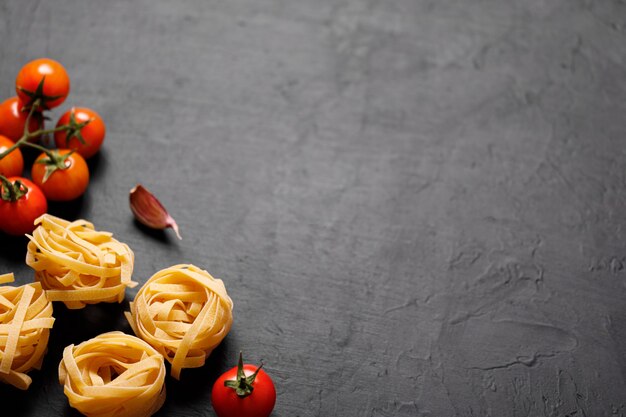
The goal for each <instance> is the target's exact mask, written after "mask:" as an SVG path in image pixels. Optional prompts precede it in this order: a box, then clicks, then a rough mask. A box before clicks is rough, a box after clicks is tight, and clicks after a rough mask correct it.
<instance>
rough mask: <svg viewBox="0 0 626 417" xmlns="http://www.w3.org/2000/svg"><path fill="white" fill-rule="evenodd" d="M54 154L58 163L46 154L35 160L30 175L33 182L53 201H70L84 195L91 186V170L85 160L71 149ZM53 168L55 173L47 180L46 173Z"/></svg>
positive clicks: (57, 151)
mask: <svg viewBox="0 0 626 417" xmlns="http://www.w3.org/2000/svg"><path fill="white" fill-rule="evenodd" d="M52 152H53V154H54V155H55V159H56V161H51V160H50V158H49V157H48V155H47V154H46V153H42V154H41V155H39V156H38V157H37V159H36V160H35V163H34V164H33V168H32V170H31V174H30V175H31V177H32V179H33V182H34V183H35V184H37V185H38V186H39V187H40V188H41V190H42V191H43V193H44V194H45V195H46V197H48V199H49V200H52V201H69V200H74V199H75V198H78V197H80V196H81V195H83V193H84V192H85V190H87V185H89V168H87V163H86V162H85V159H84V158H83V157H82V156H80V154H77V153H75V152H74V153H71V152H72V151H70V150H69V149H58V150H56V151H52ZM68 154H69V155H68ZM40 161H41V162H40ZM52 168H54V172H52V174H49V176H48V178H46V171H48V170H51V169H52Z"/></svg>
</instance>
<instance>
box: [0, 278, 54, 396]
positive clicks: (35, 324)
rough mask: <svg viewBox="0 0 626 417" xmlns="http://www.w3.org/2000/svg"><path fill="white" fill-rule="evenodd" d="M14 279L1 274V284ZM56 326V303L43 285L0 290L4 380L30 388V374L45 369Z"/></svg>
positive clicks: (1, 373) (1, 377)
mask: <svg viewBox="0 0 626 417" xmlns="http://www.w3.org/2000/svg"><path fill="white" fill-rule="evenodd" d="M13 279H14V278H13V274H5V275H0V284H6V283H8V282H13ZM53 324H54V318H53V317H52V303H51V302H50V301H48V299H47V298H46V293H45V292H44V290H43V289H42V288H41V285H40V284H39V283H33V284H27V285H22V286H21V287H13V286H2V287H0V351H1V355H0V356H1V358H2V360H1V361H0V381H2V382H4V383H7V384H11V385H13V386H15V387H17V388H19V389H22V390H25V389H28V387H29V386H30V384H31V382H32V379H31V378H30V377H29V376H28V375H26V372H28V371H30V370H32V369H40V368H41V363H42V361H43V357H44V354H45V353H46V350H47V347H48V338H49V336H50V329H51V328H52V325H53Z"/></svg>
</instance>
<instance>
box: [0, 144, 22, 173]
mask: <svg viewBox="0 0 626 417" xmlns="http://www.w3.org/2000/svg"><path fill="white" fill-rule="evenodd" d="M11 146H13V141H11V140H10V139H9V138H7V137H6V136H2V135H0V155H2V154H3V153H4V152H5V151H6V150H7V149H9V148H10V147H11ZM23 170H24V158H23V157H22V151H20V149H19V148H16V149H15V150H13V151H12V152H11V153H10V154H8V155H6V156H5V157H4V158H2V159H0V175H4V176H5V177H17V176H20V175H22V171H23Z"/></svg>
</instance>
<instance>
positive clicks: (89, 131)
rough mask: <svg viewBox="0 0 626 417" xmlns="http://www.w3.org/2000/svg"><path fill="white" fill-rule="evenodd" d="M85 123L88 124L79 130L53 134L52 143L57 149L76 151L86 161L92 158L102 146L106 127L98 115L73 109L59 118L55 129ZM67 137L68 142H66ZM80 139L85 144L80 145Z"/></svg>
mask: <svg viewBox="0 0 626 417" xmlns="http://www.w3.org/2000/svg"><path fill="white" fill-rule="evenodd" d="M72 116H73V118H72ZM87 121H89V123H87V124H86V125H85V126H83V127H82V128H81V129H72V130H70V131H69V132H67V131H65V132H63V131H62V132H56V133H55V134H54V143H56V145H57V148H66V149H76V152H78V153H79V154H81V155H82V156H83V157H85V158H86V159H88V158H91V157H92V156H94V155H95V154H96V152H98V150H99V149H100V146H102V141H104V135H105V133H106V127H105V126H104V122H103V121H102V117H100V115H99V114H98V113H96V112H95V111H93V110H91V109H88V108H85V107H73V108H72V109H71V110H69V111H67V112H66V113H65V114H63V116H61V118H60V119H59V121H58V123H57V127H59V126H61V125H68V124H69V125H70V126H72V125H76V124H78V123H84V122H87ZM68 136H69V141H68V140H67V139H68ZM80 138H82V139H83V141H84V142H85V143H81V141H80ZM68 142H69V143H68Z"/></svg>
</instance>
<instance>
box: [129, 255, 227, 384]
mask: <svg viewBox="0 0 626 417" xmlns="http://www.w3.org/2000/svg"><path fill="white" fill-rule="evenodd" d="M232 311H233V302H232V300H231V299H230V297H229V296H228V294H227V293H226V288H225V287H224V283H223V282H222V280H221V279H215V278H213V277H212V276H211V275H210V274H209V273H208V272H207V271H204V270H202V269H200V268H197V267H195V266H193V265H175V266H172V267H170V268H166V269H163V270H162V271H159V272H157V273H156V274H154V275H153V276H152V277H151V278H150V279H149V280H148V281H147V282H146V283H145V284H144V285H143V286H142V287H141V289H140V290H139V292H138V293H137V296H136V297H135V300H134V302H132V303H130V313H128V312H126V317H127V319H128V321H129V323H130V325H131V327H132V328H133V331H134V332H135V334H136V335H137V336H139V337H141V338H142V339H143V340H145V341H146V342H148V343H149V344H150V345H152V346H153V347H154V348H155V349H156V350H157V351H159V353H161V354H162V355H163V356H164V357H165V359H167V361H168V362H170V363H171V364H172V376H173V377H174V378H176V379H180V372H181V369H182V368H197V367H200V366H202V365H204V363H205V360H206V358H207V357H208V356H209V355H210V354H211V352H212V351H213V349H215V347H216V346H217V345H219V344H220V342H221V341H222V340H223V339H224V337H226V335H227V334H228V332H229V331H230V327H231V325H232V322H233V314H232Z"/></svg>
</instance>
